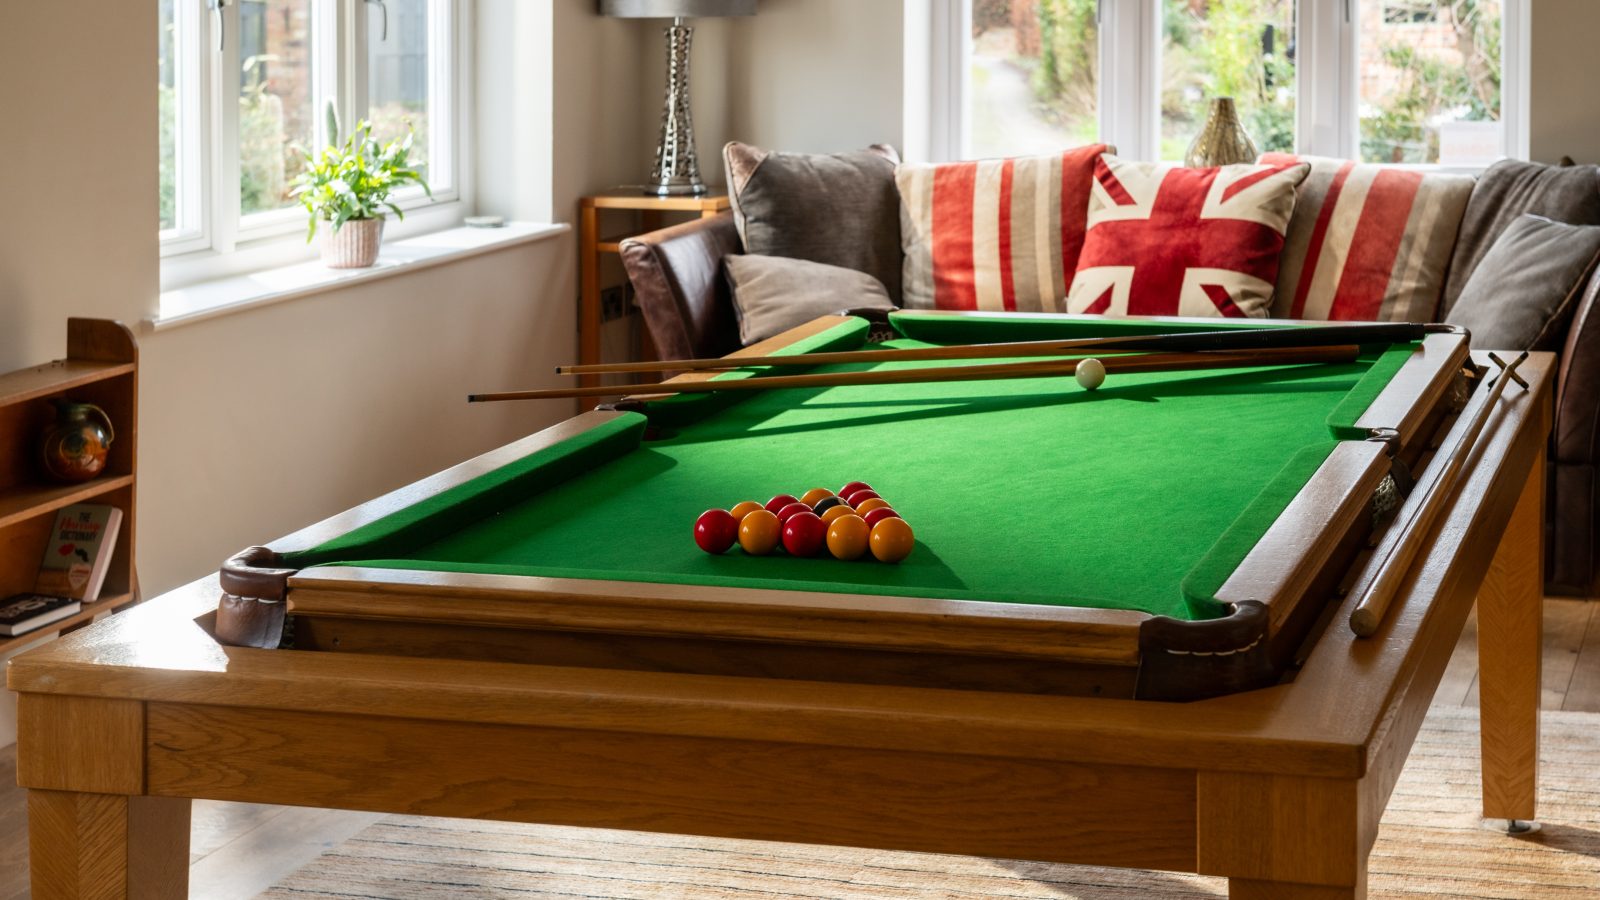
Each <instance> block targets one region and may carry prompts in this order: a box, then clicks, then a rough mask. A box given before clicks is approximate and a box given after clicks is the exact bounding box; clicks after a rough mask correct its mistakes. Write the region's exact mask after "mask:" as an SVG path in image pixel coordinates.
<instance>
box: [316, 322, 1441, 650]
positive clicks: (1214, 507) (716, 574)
mask: <svg viewBox="0 0 1600 900" xmlns="http://www.w3.org/2000/svg"><path fill="white" fill-rule="evenodd" d="M932 318H933V317H925V318H924V317H917V316H913V315H904V314H902V315H900V316H897V317H896V326H897V327H898V328H900V329H901V330H902V331H903V332H909V333H913V334H917V335H918V336H919V337H921V338H924V339H928V338H937V339H938V340H939V341H967V342H978V341H987V340H999V339H1002V338H1000V337H997V336H996V335H995V334H994V329H992V328H990V327H987V325H986V323H977V324H976V325H974V324H972V323H968V324H967V325H966V326H965V327H963V328H959V329H952V328H950V327H949V326H948V324H947V323H937V322H936V323H933V324H934V325H936V326H937V328H936V329H934V330H935V331H936V332H937V333H930V331H929V330H928V329H926V328H925V327H924V326H925V325H927V324H928V323H929V320H931V319H932ZM1021 324H1023V323H1012V322H1007V323H1005V326H1004V328H1005V329H1006V331H1007V335H1006V337H1005V338H1003V339H1008V340H1009V339H1018V338H1019V337H1021V338H1026V337H1034V338H1037V337H1050V336H1057V334H1058V333H1059V332H1058V331H1056V330H1053V329H1055V328H1056V327H1057V326H1056V325H1055V323H1054V322H1052V323H1049V324H1048V325H1044V326H1043V327H1042V329H1041V328H1034V329H1032V330H1031V331H1030V330H1028V329H1026V328H1023V329H1022V330H1021V331H1019V330H1018V327H1019V325H1021ZM1036 324H1038V323H1036ZM1075 327H1081V326H1075ZM1116 327H1117V323H1114V322H1113V323H1101V324H1097V325H1096V327H1095V328H1094V329H1093V330H1094V331H1095V332H1096V333H1107V332H1108V331H1109V330H1110V329H1114V328H1116ZM1169 327H1170V326H1169ZM1041 330H1042V331H1043V332H1044V333H1041ZM863 333H864V327H862V326H861V325H859V324H858V323H851V324H850V325H849V326H846V327H843V328H840V329H837V330H835V331H834V332H832V333H829V334H824V335H820V336H818V337H817V338H814V339H812V340H810V341H808V342H806V343H805V344H803V345H800V346H796V347H794V348H792V350H793V352H806V351H809V350H813V349H819V348H831V349H837V348H838V347H840V346H853V345H857V344H859V343H860V341H861V339H862V335H863ZM1074 333H1079V332H1074ZM923 343H924V342H923V341H917V340H912V339H910V338H906V339H901V340H896V341H891V342H889V344H887V345H886V346H895V347H911V346H922V345H923ZM1409 353H1410V348H1409V346H1405V347H1396V348H1381V349H1375V350H1373V351H1372V352H1370V353H1367V354H1365V355H1363V357H1362V358H1361V360H1360V361H1358V362H1356V363H1352V364H1348V365H1338V366H1314V367H1307V366H1301V367H1280V368H1275V369H1251V370H1219V371H1202V372H1176V373H1158V374H1144V375H1125V376H1115V375H1114V376H1112V378H1111V379H1110V380H1108V382H1107V384H1106V385H1105V386H1104V387H1103V388H1101V389H1100V390H1099V391H1096V392H1093V393H1090V392H1086V391H1083V390H1082V389H1080V388H1079V387H1078V386H1077V385H1076V383H1075V382H1074V381H1072V380H1071V379H1065V380H1063V379H1019V380H1011V381H990V382H964V383H944V384H908V385H894V386H857V387H837V388H828V389H815V390H805V391H796V390H783V391H767V392H761V393H757V394H751V395H741V396H739V397H735V396H734V395H719V396H717V397H715V398H713V399H712V400H710V401H705V400H699V399H696V398H680V399H677V400H674V401H672V402H670V403H668V404H666V405H665V407H664V411H665V410H670V411H671V416H670V417H669V418H670V419H671V421H672V422H673V427H672V429H671V430H670V431H669V433H668V434H667V436H665V437H663V438H662V439H658V440H651V441H645V442H643V443H636V442H638V441H639V436H640V434H641V431H642V427H641V426H642V424H643V421H644V419H643V417H642V416H637V415H629V416H624V417H622V418H621V419H620V420H619V421H618V422H616V423H614V424H612V425H610V426H608V427H607V428H605V429H602V430H600V432H599V433H592V434H589V435H585V436H583V437H581V438H578V439H574V440H572V441H568V442H564V443H563V444H561V445H558V446H556V447H553V448H549V449H548V450H546V451H542V452H541V453H540V454H535V455H534V456H530V457H529V458H527V459H525V460H523V461H521V462H519V463H518V464H517V465H514V466H508V467H506V468H505V469H503V470H501V471H500V472H496V473H491V475H488V476H484V477H482V478H480V479H477V480H475V481H474V482H472V483H469V484H467V485H463V486H462V487H461V488H458V489H456V490H455V491H453V492H451V493H450V494H447V495H445V496H441V497H440V498H437V499H436V500H434V501H432V502H430V503H429V504H426V505H423V504H419V505H418V507H416V508H413V509H408V510H404V511H402V512H400V513H397V514H395V515H392V516H390V517H387V518H386V519H383V520H380V521H378V522H376V523H373V524H372V525H369V526H367V527H365V528H363V529H361V530H360V531H358V532H355V533H352V534H351V535H347V536H345V538H343V539H340V540H339V541H336V542H330V544H327V545H323V546H322V547H319V548H316V549H315V550H313V551H312V552H310V553H307V554H302V555H301V556H300V557H298V558H296V559H294V560H291V562H294V563H298V564H301V565H308V564H324V563H330V562H344V563H352V564H353V563H360V564H363V565H373V564H376V565H381V566H392V567H398V568H423V569H435V570H444V571H457V572H488V573H500V574H527V575H546V576H560V577H574V578H607V579H619V580H626V581H653V582H668V583H688V584H707V585H723V586H735V587H758V588H779V589H798V590H821V591H846V592H854V593H866V594H881V595H906V596H920V597H941V598H951V599H966V600H995V601H1008V602H1017V603H1043V604H1060V605H1076V606H1092V607H1107V608H1127V609H1136V610H1142V611H1145V612H1149V613H1154V614H1161V615H1169V616H1175V617H1179V618H1185V619H1194V618H1206V617H1211V616H1215V615H1218V614H1220V612H1221V608H1220V605H1219V604H1218V603H1217V602H1216V601H1215V600H1214V598H1213V595H1214V593H1215V591H1216V589H1217V588H1218V587H1220V585H1221V584H1222V582H1223V581H1224V580H1226V577H1227V575H1228V573H1230V572H1231V571H1232V570H1233V568H1234V566H1236V565H1237V564H1238V561H1239V560H1240V559H1242V558H1243V557H1244V555H1245V553H1247V552H1248V551H1249V549H1250V547H1251V546H1253V545H1254V543H1255V542H1256V540H1258V539H1259V538H1260V536H1261V534H1263V533H1264V532H1265V530H1266V529H1267V527H1268V526H1269V525H1270V524H1271V522H1272V521H1273V520H1274V519H1275V518H1276V517H1277V515H1278V514H1279V513H1280V512H1281V511H1282V509H1283V508H1284V506H1286V505H1287V504H1288V502H1289V501H1290V500H1291V499H1292V498H1293V497H1294V495H1295V493H1296V492H1298V491H1299V489H1300V488H1301V486H1302V485H1303V484H1304V483H1305V481H1306V480H1307V479H1308V478H1309V477H1310V476H1311V474H1312V473H1313V472H1314V471H1315V470H1316V468H1317V466H1319V465H1320V464H1321V463H1322V461H1323V460H1324V459H1325V458H1326V457H1327V455H1328V453H1329V452H1331V451H1332V449H1333V447H1334V444H1335V442H1336V440H1337V439H1338V438H1337V436H1338V435H1341V434H1348V433H1349V431H1350V426H1351V425H1352V424H1353V422H1354V419H1355V417H1356V416H1359V415H1360V413H1361V412H1362V411H1363V410H1364V409H1365V408H1366V407H1367V405H1368V404H1370V402H1371V401H1372V399H1373V398H1374V397H1376V396H1377V394H1378V392H1379V391H1381V390H1382V388H1383V386H1384V385H1385V384H1387V383H1388V381H1389V379H1390V378H1391V377H1392V376H1393V374H1394V372H1395V371H1396V370H1398V368H1399V366H1400V364H1401V363H1402V362H1403V360H1404V359H1405V358H1406V356H1407V355H1409ZM906 365H926V364H925V363H921V364H906ZM735 377H741V376H735ZM630 447H632V448H633V449H632V450H631V451H630V450H629V448H630ZM853 480H863V481H867V482H869V483H871V484H872V485H873V486H874V487H875V488H877V490H878V491H879V492H880V493H881V494H882V495H883V496H884V497H885V498H886V499H887V500H889V501H890V503H892V504H893V505H894V507H895V509H896V510H898V511H899V512H900V513H901V514H902V515H903V516H904V517H905V518H906V519H907V520H908V521H909V522H910V523H911V524H912V526H913V527H914V529H915V530H916V534H917V546H916V549H915V551H914V552H913V553H912V555H911V557H910V558H909V559H907V560H906V561H904V562H903V563H901V564H899V565H893V566H891V565H884V564H880V563H876V562H871V561H858V562H848V563H847V562H840V561H837V560H833V559H829V558H817V559H794V558H791V557H787V556H783V555H781V554H780V555H773V556H769V557H764V558H757V557H751V556H747V555H745V554H743V553H742V552H741V551H739V550H738V549H737V548H735V549H734V550H732V551H730V552H729V553H727V554H725V555H722V556H710V555H707V554H705V553H703V552H702V551H700V550H699V549H698V548H696V547H695V545H694V542H693V539H692V534H691V532H692V525H693V522H694V520H695V517H696V516H697V515H699V513H700V512H701V511H703V510H705V509H706V508H708V507H712V506H722V507H724V508H726V507H729V506H732V505H733V504H734V503H736V502H738V501H740V500H747V499H753V500H757V501H763V502H764V501H765V500H766V499H767V498H768V497H770V496H772V495H774V494H777V493H780V492H787V493H793V494H797V495H798V494H800V493H802V492H804V491H805V490H806V489H808V488H811V487H816V486H822V487H828V488H830V489H831V488H837V487H839V486H840V485H842V484H844V483H845V482H847V481H853Z"/></svg>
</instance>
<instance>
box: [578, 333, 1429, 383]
mask: <svg viewBox="0 0 1600 900" xmlns="http://www.w3.org/2000/svg"><path fill="white" fill-rule="evenodd" d="M1456 330H1457V329H1456V328H1455V327H1454V326H1451V325H1424V324H1419V323H1414V322H1374V323H1356V324H1351V325H1318V326H1310V327H1305V328H1241V329H1228V330H1222V331H1182V332H1172V333H1168V334H1146V335H1133V336H1125V337H1096V338H1063V339H1060V340H1046V341H1019V342H1014V343H994V344H953V345H950V346H947V347H918V348H915V349H899V350H838V351H830V352H823V353H794V354H790V355H787V356H782V355H780V356H714V357H707V358H704V359H668V360H650V361H642V362H620V363H592V364H587V365H576V366H556V374H558V375H617V374H625V373H631V372H692V371H697V370H702V369H742V368H750V367H753V366H825V365H835V364H842V363H861V362H871V363H879V362H926V361H928V360H937V359H1003V358H1006V357H1013V356H1065V355H1067V354H1069V353H1077V352H1080V351H1083V350H1096V351H1110V350H1126V351H1146V352H1196V351H1205V350H1251V349H1258V348H1272V349H1278V348H1282V347H1325V346H1330V345H1334V346H1343V345H1347V344H1384V343H1404V342H1406V341H1417V340H1421V339H1422V338H1423V337H1425V336H1427V335H1429V334H1440V333H1449V332H1454V331H1456Z"/></svg>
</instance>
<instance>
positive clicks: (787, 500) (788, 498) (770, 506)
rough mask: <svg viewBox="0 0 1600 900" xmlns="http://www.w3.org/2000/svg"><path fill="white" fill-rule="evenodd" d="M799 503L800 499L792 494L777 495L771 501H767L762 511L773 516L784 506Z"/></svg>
mask: <svg viewBox="0 0 1600 900" xmlns="http://www.w3.org/2000/svg"><path fill="white" fill-rule="evenodd" d="M799 502H800V498H799V497H796V496H795V495H793V494H779V495H778V496H776V497H773V498H772V499H771V500H768V501H767V505H766V506H765V507H764V509H766V511H767V512H769V513H772V514H773V515H777V514H778V510H780V509H783V508H784V507H785V506H788V505H789V504H791V503H799Z"/></svg>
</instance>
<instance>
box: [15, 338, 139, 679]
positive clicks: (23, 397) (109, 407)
mask: <svg viewBox="0 0 1600 900" xmlns="http://www.w3.org/2000/svg"><path fill="white" fill-rule="evenodd" d="M57 397H65V398H69V399H72V400H76V401H81V402H86V403H93V404H95V405H96V406H98V407H100V408H101V409H103V410H105V411H106V415H108V416H110V417H111V423H112V426H113V427H114V428H115V429H116V439H115V440H114V441H112V443H111V453H110V457H109V458H108V459H107V461H106V470H105V472H104V473H102V474H101V475H100V477H98V478H96V479H94V480H93V481H87V482H84V483H82V484H62V483H59V482H56V481H53V480H51V479H50V478H48V477H47V476H46V475H45V474H44V473H43V471H42V467H41V465H40V462H39V460H38V440H39V435H40V433H41V432H42V431H43V429H44V427H45V426H46V425H47V424H48V423H49V422H50V421H51V420H52V419H53V418H54V416H55V410H54V409H53V408H52V407H51V406H50V403H49V401H50V400H51V399H53V398H57ZM138 403H139V347H138V344H137V342H135V341H134V338H133V332H131V331H129V330H128V329H127V328H126V327H125V326H123V325H122V324H121V323H119V322H112V321H108V320H105V319H68V320H67V356H66V358H65V359H61V360H56V361H54V362H50V363H46V364H44V365H40V366H34V367H32V368H28V369H20V370H18V371H15V372H10V373H7V374H4V375H0V599H3V598H5V597H8V596H10V595H12V594H20V593H23V592H26V591H29V590H32V589H33V580H34V576H35V575H36V574H37V573H38V570H39V560H40V559H41V558H42V557H43V555H44V548H45V544H46V542H47V541H48V539H49V534H50V526H51V524H52V522H53V520H54V517H55V513H56V512H57V511H59V510H61V509H63V508H65V507H67V506H71V505H72V504H74V503H108V504H110V505H112V506H115V507H118V508H119V509H121V510H122V529H121V531H120V532H119V533H118V535H117V546H116V550H115V552H114V554H113V555H112V557H111V568H110V570H109V571H108V572H107V573H106V580H105V586H104V587H102V588H101V589H100V599H98V600H96V601H95V602H94V603H91V604H88V605H86V606H85V607H84V608H83V610H82V611H80V612H78V613H77V614H75V615H72V616H69V617H68V618H65V619H62V620H60V621H57V622H52V623H50V624H49V625H46V626H44V627H43V628H40V629H38V630H36V631H30V632H28V633H27V634H23V635H18V636H16V637H3V636H0V654H4V653H5V652H7V651H8V650H11V649H13V648H15V647H18V646H21V645H22V644H26V643H30V642H32V641H37V640H38V639H39V638H40V637H41V636H43V635H48V634H52V633H58V632H64V631H71V630H72V629H73V628H76V627H78V626H80V625H84V624H87V623H88V622H89V621H91V620H92V619H94V618H95V617H96V616H99V615H101V614H102V613H106V612H111V611H114V610H117V609H120V608H122V607H124V606H127V605H129V604H131V603H134V602H136V601H137V600H138V599H139V582H138V578H137V577H136V575H135V574H134V568H133V559H134V547H135V546H136V544H135V524H136V523H137V521H138V517H137V516H136V515H135V514H134V501H135V477H134V472H135V469H136V465H135V463H136V462H137V452H138V437H139V428H138Z"/></svg>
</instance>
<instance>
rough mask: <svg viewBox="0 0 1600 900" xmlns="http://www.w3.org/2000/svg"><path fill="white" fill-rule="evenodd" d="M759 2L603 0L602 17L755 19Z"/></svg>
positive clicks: (731, 0) (730, 0)
mask: <svg viewBox="0 0 1600 900" xmlns="http://www.w3.org/2000/svg"><path fill="white" fill-rule="evenodd" d="M755 14H756V0H600V15H602V16H614V17H616V18H619V19H677V18H684V19H704V18H711V17H715V16H753V15H755Z"/></svg>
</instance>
